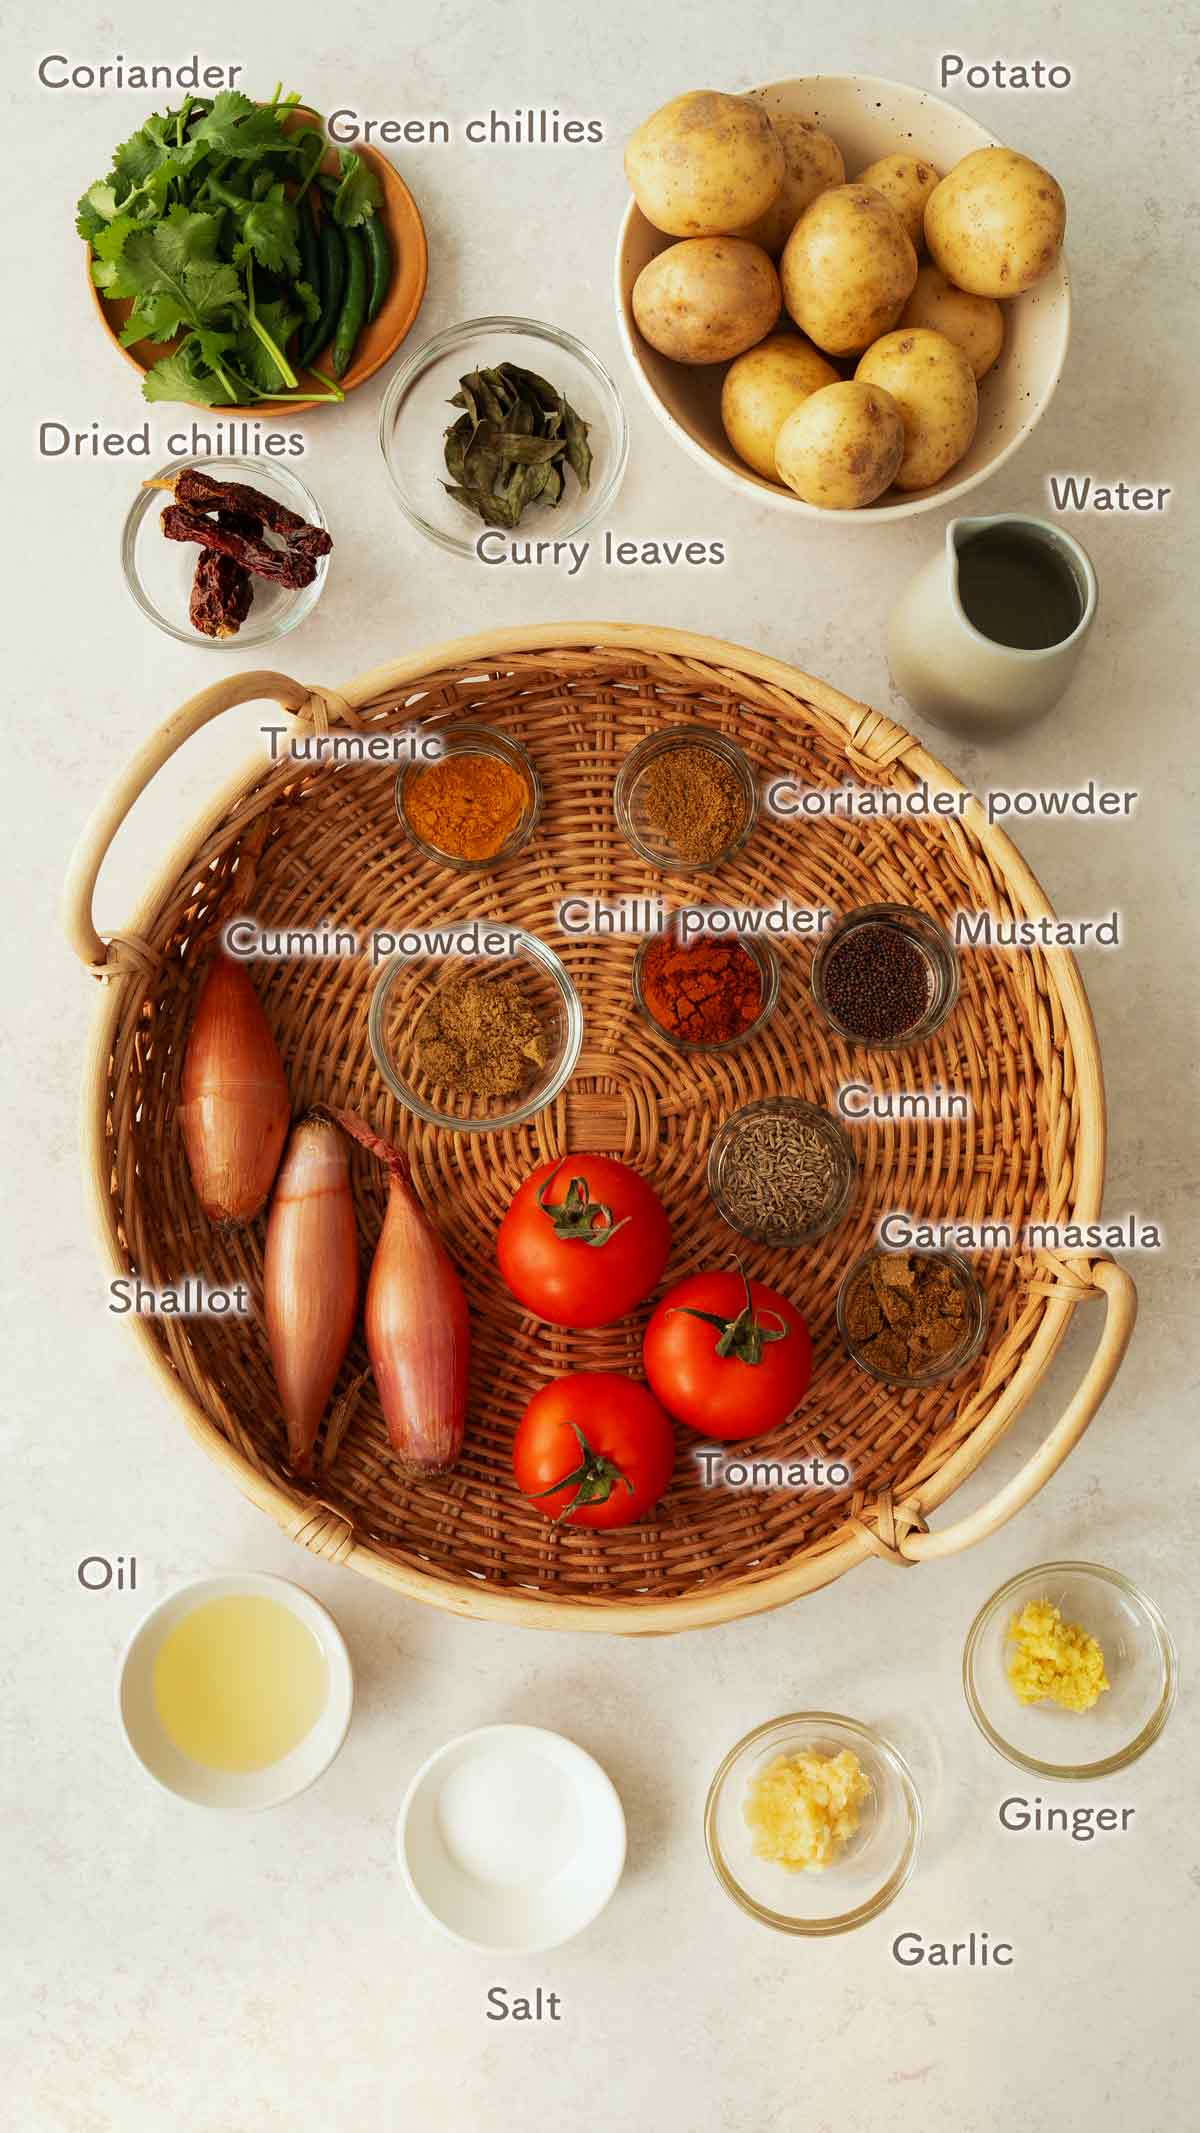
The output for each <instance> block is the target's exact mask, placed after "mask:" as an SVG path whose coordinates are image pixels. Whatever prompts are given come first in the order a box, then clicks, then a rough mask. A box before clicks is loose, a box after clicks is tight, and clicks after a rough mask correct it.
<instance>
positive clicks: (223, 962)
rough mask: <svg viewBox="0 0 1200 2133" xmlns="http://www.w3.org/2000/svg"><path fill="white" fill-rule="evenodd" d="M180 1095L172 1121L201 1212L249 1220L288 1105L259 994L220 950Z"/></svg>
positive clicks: (208, 977) (272, 1167)
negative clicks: (177, 1128) (175, 1123)
mask: <svg viewBox="0 0 1200 2133" xmlns="http://www.w3.org/2000/svg"><path fill="white" fill-rule="evenodd" d="M182 1099H183V1100H182V1102H181V1104H180V1107H179V1111H178V1114H177V1115H178V1119H179V1126H180V1131H181V1132H182V1134H183V1144H184V1147H185V1148H186V1150H187V1159H188V1166H189V1168H190V1170H191V1173H192V1183H193V1184H194V1185H195V1188H196V1191H197V1193H198V1195H199V1198H200V1205H201V1206H202V1207H203V1209H204V1212H205V1214H206V1215H207V1216H208V1217H209V1220H210V1221H212V1222H220V1223H223V1224H225V1225H227V1226H230V1227H239V1226H240V1225H241V1224H243V1223H246V1222H253V1220H254V1217H255V1216H256V1215H257V1214H258V1213H259V1211H260V1210H261V1208H262V1206H263V1204H264V1202H265V1200H266V1197H267V1194H268V1193H269V1192H270V1190H271V1184H272V1181H273V1179H274V1176H275V1172H276V1171H277V1170H278V1168H279V1158H280V1156H281V1155H282V1153H283V1144H284V1141H285V1140H286V1138H287V1130H288V1122H289V1119H290V1117H291V1110H292V1106H291V1099H290V1097H289V1095H288V1085H287V1078H286V1076H285V1074H284V1071H283V1061H282V1060H281V1059H280V1056H279V1047H278V1045H277V1044H276V1042H275V1039H274V1037H273V1036H272V1034H271V1028H270V1024H269V1023H268V1021H267V1018H266V1015H265V1014H264V1013H263V1006H262V1001H261V1000H260V999H259V997H258V994H257V992H256V991H255V989H254V986H253V984H252V983H251V980H250V977H249V974H248V973H247V971H246V970H245V969H244V968H243V966H242V964H241V963H237V962H235V961H234V960H233V958H232V957H231V956H228V955H224V954H217V955H216V956H214V958H213V961H212V963H211V964H210V965H209V968H208V970H207V972H206V974H205V978H204V983H203V984H202V985H201V987H200V998H199V1000H198V1001H197V1003H196V1013H195V1016H194V1018H193V1021H192V1030H191V1035H190V1036H189V1038H188V1045H187V1052H186V1054H185V1056H184V1062H183V1083H182Z"/></svg>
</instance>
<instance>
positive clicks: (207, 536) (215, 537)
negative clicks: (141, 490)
mask: <svg viewBox="0 0 1200 2133" xmlns="http://www.w3.org/2000/svg"><path fill="white" fill-rule="evenodd" d="M162 530H163V532H164V533H165V535H166V537H167V539H168V540H169V541H198V542H199V544H200V546H201V547H202V548H215V549H216V551H217V553H218V555H227V556H231V557H232V558H233V561H234V562H235V563H240V564H241V565H242V568H243V569H244V570H249V571H252V572H253V573H254V576H255V577H257V578H271V579H273V580H274V581H275V582H276V583H278V584H280V585H288V586H291V587H293V588H298V587H300V586H304V585H311V584H312V581H313V579H314V578H315V577H316V574H317V566H316V562H315V560H314V559H313V557H312V556H309V555H303V554H301V553H300V552H299V550H297V549H294V548H268V546H267V544H266V542H265V541H264V540H263V539H261V538H258V539H251V538H250V537H249V536H247V535H246V534H243V533H233V532H231V531H230V530H229V529H228V528H227V527H225V526H222V525H220V524H219V523H218V521H217V520H216V519H215V518H207V517H206V516H205V514H204V513H203V512H202V511H193V510H192V509H191V508H190V507H189V506H188V505H186V504H168V506H167V508H166V510H165V511H164V512H163V515H162Z"/></svg>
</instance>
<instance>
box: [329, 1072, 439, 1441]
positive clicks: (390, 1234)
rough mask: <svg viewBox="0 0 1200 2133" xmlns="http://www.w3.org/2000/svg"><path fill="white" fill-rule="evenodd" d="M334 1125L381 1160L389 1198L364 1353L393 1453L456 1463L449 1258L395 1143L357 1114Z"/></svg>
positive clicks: (375, 1266) (369, 1297) (369, 1303)
mask: <svg viewBox="0 0 1200 2133" xmlns="http://www.w3.org/2000/svg"><path fill="white" fill-rule="evenodd" d="M333 1116H334V1117H335V1118H336V1119H337V1122H338V1124H339V1125H340V1126H342V1127H344V1129H345V1131H346V1132H347V1133H349V1134H350V1135H352V1137H353V1138H354V1139H355V1140H357V1141H360V1142H361V1143H362V1145H363V1147H364V1148H369V1149H370V1150H371V1152H372V1154H374V1155H376V1156H378V1157H379V1159H380V1161H381V1162H382V1163H384V1164H385V1165H386V1167H387V1172H388V1179H389V1185H388V1202H387V1211H386V1213H385V1215H384V1220H383V1229H382V1230H381V1232H380V1237H379V1242H378V1244H377V1245H376V1247H375V1257H374V1260H373V1262H372V1265H371V1276H370V1280H369V1281H368V1283H367V1308H366V1334H367V1353H368V1354H369V1356H370V1358H371V1368H372V1370H373V1372H374V1374H375V1383H376V1385H377V1386H378V1388H379V1398H380V1402H381V1404H382V1407H383V1413H384V1419H385V1421H386V1422H387V1429H388V1437H389V1440H390V1442H391V1446H392V1450H393V1451H394V1452H395V1454H396V1456H397V1458H398V1459H399V1460H400V1461H401V1462H402V1463H403V1464H404V1465H405V1466H406V1467H408V1468H410V1469H411V1470H412V1471H414V1472H416V1473H423V1474H430V1473H437V1472H438V1471H439V1470H441V1469H442V1468H445V1467H449V1466H453V1464H454V1462H455V1460H456V1459H457V1457H458V1455H459V1452H460V1451H461V1450H462V1441H463V1431H464V1428H465V1426H466V1413H467V1371H468V1365H469V1362H470V1350H471V1327H470V1320H469V1318H468V1315H467V1299H466V1296H465V1295H464V1293H463V1286H462V1283H461V1281H460V1280H459V1278H458V1274H457V1273H456V1271H455V1268H454V1264H453V1262H452V1260H451V1258H450V1254H449V1253H448V1252H447V1250H446V1247H445V1245H444V1244H443V1243H442V1240H441V1238H440V1237H439V1235H438V1233H437V1231H436V1229H435V1228H434V1226H433V1224H432V1222H431V1221H430V1220H429V1218H428V1216H427V1215H426V1214H425V1212H424V1210H423V1209H422V1207H421V1205H420V1202H419V1201H418V1199H417V1196H416V1194H415V1193H414V1191H413V1188H412V1178H411V1173H410V1171H409V1167H408V1164H407V1162H406V1161H405V1158H404V1157H403V1155H402V1154H401V1153H400V1151H399V1149H398V1148H393V1147H392V1146H391V1144H390V1143H389V1142H388V1141H385V1140H381V1139H380V1137H379V1136H378V1135H377V1134H375V1133H372V1131H371V1129H370V1127H369V1126H367V1125H366V1124H364V1122H363V1120H362V1119H360V1118H358V1117H356V1116H355V1115H354V1113H353V1112H343V1111H337V1112H334V1114H333Z"/></svg>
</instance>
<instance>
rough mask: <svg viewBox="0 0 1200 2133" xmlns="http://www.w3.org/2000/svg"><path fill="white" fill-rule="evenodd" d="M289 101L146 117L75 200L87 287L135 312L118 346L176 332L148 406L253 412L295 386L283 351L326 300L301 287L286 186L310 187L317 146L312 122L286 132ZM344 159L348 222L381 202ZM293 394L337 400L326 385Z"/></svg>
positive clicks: (154, 375)
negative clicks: (87, 262) (178, 404)
mask: <svg viewBox="0 0 1200 2133" xmlns="http://www.w3.org/2000/svg"><path fill="white" fill-rule="evenodd" d="M298 103H299V99H298V98H296V97H289V98H287V99H286V100H284V101H282V102H281V101H280V98H279V93H278V91H277V92H276V96H275V98H274V99H273V100H272V102H271V103H269V104H256V103H254V102H252V100H251V99H250V98H249V97H247V96H243V95H242V94H241V93H240V92H239V91H237V90H232V89H230V90H225V91H223V92H222V94H221V95H219V96H217V97H214V98H213V99H211V101H210V100H209V99H207V98H193V97H189V98H187V99H186V101H185V102H184V103H183V104H182V105H181V106H180V107H179V108H178V109H177V110H171V111H166V112H154V113H153V114H152V115H151V117H150V118H148V119H147V120H146V123H145V124H144V125H143V126H141V127H140V128H139V129H138V131H137V132H136V133H134V134H131V135H130V137H129V139H128V140H127V141H123V142H122V143H121V145H120V147H119V148H118V149H117V151H116V153H115V155H114V157H113V163H112V169H111V170H110V171H109V172H108V175H107V176H106V177H104V178H102V179H99V180H98V181H97V182H96V183H95V184H94V185H91V186H89V187H88V189H87V191H86V192H85V193H84V195H83V198H82V199H81V200H80V202H79V206H78V210H77V217H76V228H77V230H78V231H79V234H80V236H81V237H83V238H85V239H86V240H87V242H88V243H89V244H90V245H91V247H92V279H93V281H94V282H95V284H96V287H97V288H98V289H99V290H101V291H102V293H103V295H104V296H105V297H106V298H110V297H120V298H125V299H127V300H128V301H130V302H131V303H132V305H133V310H132V313H131V316H130V318H129V319H128V321H127V323H126V325H125V328H124V330H123V332H122V335H121V339H122V341H123V343H124V344H125V346H127V347H129V346H132V345H133V344H134V343H136V342H138V341H147V340H148V341H157V342H168V341H175V340H177V339H179V337H180V336H182V340H181V344H180V346H179V347H177V348H176V349H174V350H173V351H172V352H171V353H170V354H168V355H166V356H164V357H162V358H161V359H160V361H159V362H157V363H155V364H154V366H153V368H152V369H151V370H150V371H148V373H147V375H146V378H145V381H144V384H143V392H144V394H145V397H146V399H147V400H187V401H195V402H199V403H200V404H201V405H206V406H212V407H219V406H233V405H242V404H247V405H248V404H251V403H253V402H254V401H256V400H265V399H272V400H274V399H279V398H284V397H286V394H287V392H288V391H290V390H294V389H295V388H296V386H297V378H296V373H295V371H294V370H293V369H292V367H291V364H290V363H289V361H288V358H287V344H288V342H289V341H290V340H291V339H292V337H293V335H294V334H295V331H296V328H297V327H298V326H299V325H300V324H301V322H302V321H303V322H307V321H310V320H313V319H315V318H317V317H319V316H320V309H321V301H320V296H319V294H318V292H317V291H316V290H314V289H313V288H312V286H311V284H310V283H309V282H307V281H305V280H302V278H301V274H302V264H301V251H300V243H299V212H298V207H297V201H296V199H295V198H294V197H290V196H289V193H288V184H289V183H290V184H291V185H292V186H293V187H294V188H295V187H300V188H304V187H305V186H306V185H307V184H308V183H310V182H311V180H312V178H313V176H314V174H315V172H316V169H317V165H318V162H319V160H320V156H321V153H322V150H323V141H322V136H321V134H320V133H319V132H317V131H316V130H315V129H314V128H313V127H312V126H311V125H306V126H301V127H298V128H297V129H296V130H295V131H294V132H290V133H289V132H287V131H286V130H285V120H286V119H287V118H288V117H289V115H290V114H291V112H292V111H293V110H294V109H295V108H296V107H297V105H298ZM340 163H341V173H340V178H339V179H338V180H336V181H331V182H332V183H334V186H335V195H334V208H333V212H334V213H335V215H336V217H337V219H338V221H339V222H343V223H345V224H346V225H347V226H351V225H354V224H356V223H358V222H361V221H363V220H365V219H366V217H367V216H369V215H371V214H373V213H374V212H375V209H376V207H377V205H378V203H379V199H380V192H379V187H378V184H377V181H376V179H375V177H374V175H373V174H372V173H371V172H369V171H367V169H366V167H365V165H363V164H362V163H361V160H360V158H359V157H358V156H353V155H350V156H348V155H342V157H341V158H340ZM256 271H257V274H258V277H259V281H258V289H257V292H256V289H255V273H256ZM301 390H302V391H303V396H304V398H305V399H318V398H324V399H331V400H341V399H342V398H343V397H344V395H343V393H342V390H341V387H340V386H338V385H337V384H335V383H333V382H332V381H330V382H328V385H327V388H326V389H325V390H323V391H320V392H318V391H315V390H314V389H313V388H312V386H311V385H310V384H306V385H305V386H304V387H303V388H301Z"/></svg>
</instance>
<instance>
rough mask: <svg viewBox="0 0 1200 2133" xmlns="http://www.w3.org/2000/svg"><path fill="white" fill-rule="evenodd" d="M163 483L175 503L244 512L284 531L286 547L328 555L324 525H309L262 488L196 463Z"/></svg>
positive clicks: (266, 524)
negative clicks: (207, 470) (224, 477)
mask: <svg viewBox="0 0 1200 2133" xmlns="http://www.w3.org/2000/svg"><path fill="white" fill-rule="evenodd" d="M163 486H164V487H168V488H170V490H171V492H172V494H173V495H174V498H175V501H176V503H177V504H191V505H193V506H195V507H196V508H197V509H198V510H201V511H238V512H244V513H246V514H247V515H248V516H249V517H251V518H255V519H257V520H258V523H259V527H260V529H261V528H262V527H263V526H269V527H270V529H271V531H272V533H279V534H282V535H283V538H284V539H285V540H286V541H287V543H288V546H289V547H293V548H301V550H302V553H304V554H306V555H312V556H319V555H328V554H329V551H330V549H331V548H332V547H333V542H332V540H331V538H330V536H329V534H328V533H327V532H326V531H325V528H324V527H323V526H310V525H309V522H308V520H307V519H306V518H302V517H301V516H300V513H299V512H298V511H292V510H290V509H289V507H288V505H287V504H281V503H280V502H279V501H278V499H277V498H276V497H274V496H268V495H267V493H266V491H265V490H264V489H253V488H251V486H250V484H249V483H248V482H244V481H216V480H215V479H214V478H213V476H212V475H211V474H205V473H204V472H202V470H201V469H200V468H199V467H184V468H183V469H182V470H181V472H180V473H178V474H177V475H176V476H175V479H174V481H173V482H170V483H165V484H163ZM300 536H303V538H302V539H301V538H299V537H300Z"/></svg>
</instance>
